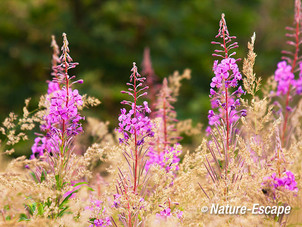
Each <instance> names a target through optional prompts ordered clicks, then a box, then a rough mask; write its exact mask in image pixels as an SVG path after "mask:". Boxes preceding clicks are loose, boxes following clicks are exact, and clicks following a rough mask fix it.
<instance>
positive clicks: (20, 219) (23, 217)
mask: <svg viewBox="0 0 302 227" xmlns="http://www.w3.org/2000/svg"><path fill="white" fill-rule="evenodd" d="M29 220H30V219H28V217H27V216H26V214H23V213H22V214H20V217H19V220H18V221H19V222H20V221H29Z"/></svg>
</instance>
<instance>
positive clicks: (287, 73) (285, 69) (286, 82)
mask: <svg viewBox="0 0 302 227" xmlns="http://www.w3.org/2000/svg"><path fill="white" fill-rule="evenodd" d="M277 67H278V68H277V70H276V71H275V80H276V81H277V82H278V87H277V95H280V94H281V95H286V94H287V92H288V90H289V88H290V86H291V85H294V84H295V76H294V74H293V73H292V67H291V66H290V65H287V63H286V61H281V62H279V63H278V65H277Z"/></svg>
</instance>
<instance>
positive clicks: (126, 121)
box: [118, 101, 154, 145]
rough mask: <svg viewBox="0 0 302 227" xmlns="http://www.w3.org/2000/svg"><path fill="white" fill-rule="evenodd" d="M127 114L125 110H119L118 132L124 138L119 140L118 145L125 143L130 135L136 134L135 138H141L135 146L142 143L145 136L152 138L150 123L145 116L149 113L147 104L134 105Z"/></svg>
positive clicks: (145, 102)
mask: <svg viewBox="0 0 302 227" xmlns="http://www.w3.org/2000/svg"><path fill="white" fill-rule="evenodd" d="M131 107H132V108H131V109H130V110H129V112H128V113H127V110H126V109H125V108H123V109H121V114H120V116H119V118H118V120H119V122H120V123H119V129H118V131H119V132H120V133H122V134H123V137H124V138H119V141H120V143H127V141H128V139H129V137H130V135H133V134H135V133H136V135H137V136H141V138H140V140H138V141H137V145H141V144H143V143H144V138H145V137H147V136H151V137H152V136H153V135H154V133H153V132H152V131H151V128H152V123H151V121H150V119H149V117H147V116H146V115H145V114H146V113H150V112H151V110H150V108H149V107H148V102H147V101H144V102H143V105H136V106H135V105H134V104H132V106H131Z"/></svg>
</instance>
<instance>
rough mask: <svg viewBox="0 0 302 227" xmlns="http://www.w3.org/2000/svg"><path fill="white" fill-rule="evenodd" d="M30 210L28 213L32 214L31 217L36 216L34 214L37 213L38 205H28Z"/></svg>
mask: <svg viewBox="0 0 302 227" xmlns="http://www.w3.org/2000/svg"><path fill="white" fill-rule="evenodd" d="M26 206H27V207H28V208H29V209H28V212H29V213H30V215H34V212H35V211H36V207H37V204H36V203H33V204H31V205H30V204H29V205H26Z"/></svg>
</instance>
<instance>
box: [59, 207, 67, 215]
mask: <svg viewBox="0 0 302 227" xmlns="http://www.w3.org/2000/svg"><path fill="white" fill-rule="evenodd" d="M68 208H69V207H68V206H67V207H64V209H63V210H61V211H60V213H59V214H58V217H62V216H63V214H65V211H66V210H67V209H68Z"/></svg>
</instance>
